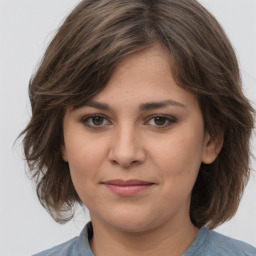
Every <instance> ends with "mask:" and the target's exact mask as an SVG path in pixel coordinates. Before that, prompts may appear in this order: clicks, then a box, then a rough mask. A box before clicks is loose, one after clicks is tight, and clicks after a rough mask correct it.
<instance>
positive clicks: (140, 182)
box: [101, 179, 154, 186]
mask: <svg viewBox="0 0 256 256" xmlns="http://www.w3.org/2000/svg"><path fill="white" fill-rule="evenodd" d="M101 183H102V184H107V185H119V186H128V185H152V184H154V182H149V181H144V180H135V179H133V180H120V179H118V180H107V181H104V182H101Z"/></svg>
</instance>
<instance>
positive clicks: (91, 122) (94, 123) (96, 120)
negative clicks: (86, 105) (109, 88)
mask: <svg viewBox="0 0 256 256" xmlns="http://www.w3.org/2000/svg"><path fill="white" fill-rule="evenodd" d="M82 123H83V124H85V125H86V126H88V127H91V128H94V127H95V128H100V127H103V126H105V125H109V124H110V122H109V121H108V120H107V119H106V118H105V117H104V116H103V115H99V114H94V115H90V116H86V117H83V119H82Z"/></svg>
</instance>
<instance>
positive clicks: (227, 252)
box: [34, 222, 256, 256]
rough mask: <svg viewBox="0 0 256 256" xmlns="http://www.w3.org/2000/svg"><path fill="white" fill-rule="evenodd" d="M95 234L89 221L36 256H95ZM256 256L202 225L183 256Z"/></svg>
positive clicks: (247, 247)
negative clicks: (77, 233) (78, 231)
mask: <svg viewBox="0 0 256 256" xmlns="http://www.w3.org/2000/svg"><path fill="white" fill-rule="evenodd" d="M92 236H93V229H92V224H91V222H89V223H88V224H87V225H86V226H85V227H84V229H83V230H82V232H81V234H80V236H79V237H75V238H73V239H71V240H69V241H67V242H65V243H63V244H60V245H58V246H55V247H53V248H51V249H49V250H46V251H43V252H41V253H38V254H36V255H34V256H94V254H93V252H92V250H91V248H90V245H89V239H90V238H91V237H92ZM240 255H241V256H256V248H254V247H253V246H251V245H249V244H247V243H244V242H241V241H238V240H235V239H232V238H230V237H227V236H224V235H221V234H219V233H217V232H215V231H212V230H209V229H207V228H206V227H202V228H201V229H200V231H199V233H198V235H197V237H196V239H195V240H194V242H193V243H192V245H191V246H190V247H189V248H188V250H187V251H186V252H185V253H184V254H183V256H240Z"/></svg>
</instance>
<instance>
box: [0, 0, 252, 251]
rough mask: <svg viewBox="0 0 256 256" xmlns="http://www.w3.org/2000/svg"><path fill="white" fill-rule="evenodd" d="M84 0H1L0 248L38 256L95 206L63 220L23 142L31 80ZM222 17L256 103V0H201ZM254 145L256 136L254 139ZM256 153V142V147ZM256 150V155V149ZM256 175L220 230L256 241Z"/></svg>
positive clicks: (71, 232)
mask: <svg viewBox="0 0 256 256" xmlns="http://www.w3.org/2000/svg"><path fill="white" fill-rule="evenodd" d="M78 2H79V1H78V0H41V1H39V0H22V1H20V0H0V33H1V35H0V117H1V123H0V124H1V125H0V171H1V179H0V207H1V208H0V252H1V255H5V256H14V255H15V256H25V255H31V254H33V253H35V252H38V251H40V250H43V249H46V248H49V247H51V246H53V245H56V244H58V243H61V242H64V241H66V240H68V239H70V238H72V237H73V236H76V235H78V234H79V232H80V230H81V229H82V227H83V225H84V223H85V222H87V220H88V219H89V217H88V212H86V210H84V213H83V212H82V211H80V213H78V214H77V216H76V218H75V220H73V221H71V222H70V223H68V224H66V225H59V224H56V223H55V222H54V221H53V220H52V219H51V218H50V216H48V214H47V213H46V211H45V210H44V209H43V208H42V207H41V206H40V204H39V203H38V201H37V198H36V195H35V191H34V188H33V186H32V185H31V184H30V182H29V180H28V178H27V177H26V175H25V168H26V164H25V162H24V161H23V160H22V155H21V150H20V143H19V142H18V143H17V144H16V145H15V147H13V143H14V140H15V138H16V137H17V135H18V134H19V133H20V131H21V130H22V129H23V128H24V127H25V125H26V123H27V122H28V120H29V116H30V105H29V102H28V96H27V86H28V81H29V78H30V76H31V74H32V73H33V71H34V70H35V67H36V65H37V64H38V63H39V60H40V57H41V56H42V54H43V52H44V50H45V48H46V46H47V44H48V43H49V41H50V39H51V38H52V36H53V35H54V33H55V31H56V28H57V27H58V26H59V25H60V23H61V22H62V21H63V20H64V17H65V16H66V15H67V13H68V12H69V11H70V10H71V9H72V8H73V7H74V6H75V5H76V3H78ZM200 2H201V3H203V5H204V6H205V7H207V8H208V9H209V10H210V11H211V12H212V13H213V14H214V15H215V17H216V18H217V19H218V20H219V22H220V23H221V25H222V26H223V27H224V29H225V31H226V33H227V34H228V36H229V38H230V40H231V42H232V43H233V46H234V48H235V50H236V53H237V56H238V59H239V63H240V67H241V72H242V77H243V82H244V90H245V94H246V95H247V96H248V97H249V99H250V100H251V101H252V102H253V104H254V107H255V103H256V50H255V46H256V16H255V12H256V1H255V0H243V1H241V0H232V1H231V0H201V1H200ZM254 141H255V140H254ZM252 144H255V143H252ZM255 153H256V150H255V147H254V154H255ZM255 155H256V154H255ZM252 167H253V169H254V170H255V169H256V163H255V161H254V162H253V161H252ZM255 197H256V174H255V171H254V173H253V174H252V177H251V180H250V182H249V184H248V186H247V188H246V190H245V193H244V196H243V199H242V202H241V205H240V207H239V210H238V212H237V215H236V216H235V217H234V218H233V219H232V220H231V221H229V222H228V223H225V224H224V225H222V226H221V227H220V228H218V229H217V230H218V231H219V232H221V233H223V234H226V235H229V236H231V237H234V238H237V239H240V240H243V241H246V242H248V243H250V244H252V245H254V246H256V200H255Z"/></svg>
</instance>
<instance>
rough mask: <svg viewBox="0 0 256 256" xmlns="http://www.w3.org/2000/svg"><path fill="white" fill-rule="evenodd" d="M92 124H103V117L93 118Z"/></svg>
mask: <svg viewBox="0 0 256 256" xmlns="http://www.w3.org/2000/svg"><path fill="white" fill-rule="evenodd" d="M93 123H94V124H95V125H101V124H102V123H103V117H102V116H95V117H93Z"/></svg>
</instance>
